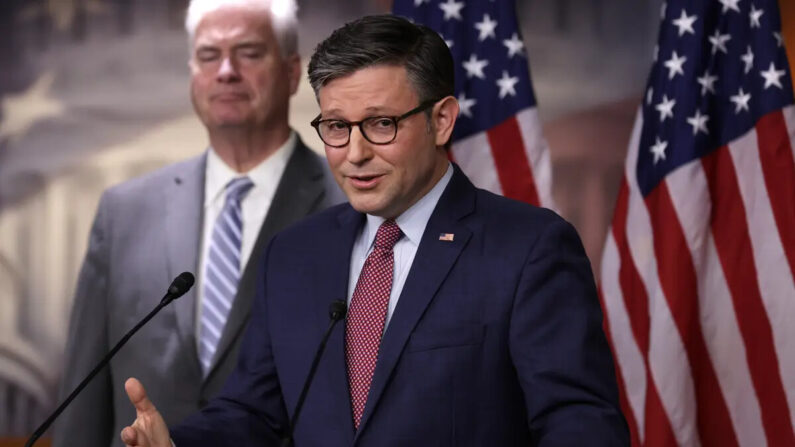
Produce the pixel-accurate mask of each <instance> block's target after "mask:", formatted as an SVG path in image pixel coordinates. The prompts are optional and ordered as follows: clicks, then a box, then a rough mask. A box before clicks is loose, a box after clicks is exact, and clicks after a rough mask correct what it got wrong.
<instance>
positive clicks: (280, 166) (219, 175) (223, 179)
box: [204, 131, 298, 208]
mask: <svg viewBox="0 0 795 447" xmlns="http://www.w3.org/2000/svg"><path fill="white" fill-rule="evenodd" d="M297 139H298V137H297V136H296V134H295V132H294V131H290V136H289V137H287V140H286V141H285V142H284V144H282V145H281V146H279V148H278V149H276V151H275V152H274V153H273V154H271V155H270V156H269V157H268V158H266V159H265V160H263V161H261V162H260V163H259V164H258V165H257V166H254V167H253V168H252V169H251V170H250V171H248V172H246V173H243V174H241V173H239V172H237V171H235V170H234V169H232V168H230V167H229V165H227V164H226V162H225V161H223V160H222V159H221V157H219V156H218V154H217V153H216V152H215V149H213V148H212V147H210V149H209V150H208V151H207V168H206V172H205V175H206V177H205V183H204V185H205V188H204V206H205V208H206V207H208V206H210V204H212V203H213V202H215V201H216V200H218V199H219V198H223V197H224V194H225V189H226V185H227V184H228V183H229V182H230V181H231V180H232V179H234V178H236V177H240V176H242V175H246V176H248V178H250V179H251V181H252V182H253V183H254V187H255V188H256V187H259V186H263V185H266V184H268V182H273V179H274V178H279V177H281V173H282V172H283V171H284V167H285V166H286V165H287V160H289V159H290V156H291V155H292V154H293V151H294V150H295V143H296V141H297Z"/></svg>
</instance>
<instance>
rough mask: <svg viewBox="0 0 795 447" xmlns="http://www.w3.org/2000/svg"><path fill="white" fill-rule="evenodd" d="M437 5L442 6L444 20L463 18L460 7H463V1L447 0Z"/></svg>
mask: <svg viewBox="0 0 795 447" xmlns="http://www.w3.org/2000/svg"><path fill="white" fill-rule="evenodd" d="M439 7H440V8H442V11H443V12H444V20H450V19H456V20H463V17H461V9H462V8H463V7H464V2H457V1H455V0H447V1H446V2H445V3H440V4H439Z"/></svg>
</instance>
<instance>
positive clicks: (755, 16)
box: [748, 3, 765, 28]
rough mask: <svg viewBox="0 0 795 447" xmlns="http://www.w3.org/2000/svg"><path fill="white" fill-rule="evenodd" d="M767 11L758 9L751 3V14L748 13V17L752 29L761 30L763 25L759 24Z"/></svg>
mask: <svg viewBox="0 0 795 447" xmlns="http://www.w3.org/2000/svg"><path fill="white" fill-rule="evenodd" d="M764 13H765V11H764V10H762V9H756V6H754V4H753V3H751V12H750V13H748V17H749V18H750V19H751V28H759V27H760V26H762V25H761V23H759V19H760V18H761V17H762V14H764Z"/></svg>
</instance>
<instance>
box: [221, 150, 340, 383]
mask: <svg viewBox="0 0 795 447" xmlns="http://www.w3.org/2000/svg"><path fill="white" fill-rule="evenodd" d="M324 193H325V188H324V183H323V169H322V165H320V164H319V163H318V161H317V158H315V157H314V155H313V154H312V152H311V149H309V148H308V147H306V146H305V145H304V144H303V142H302V141H301V139H300V138H298V140H297V142H296V146H295V150H294V151H293V154H292V155H291V156H290V159H289V160H288V162H287V166H285V168H284V173H283V174H282V177H281V179H280V180H279V185H278V186H277V187H276V193H275V194H274V196H273V201H272V202H271V206H270V208H269V209H268V215H267V216H265V221H264V222H263V223H262V228H261V229H260V232H259V235H258V236H257V241H256V242H255V243H254V249H253V250H252V252H251V256H250V257H249V260H248V262H247V263H246V268H245V269H244V270H243V275H242V276H241V278H240V283H239V284H238V289H237V290H238V292H237V295H236V296H235V301H234V303H233V304H232V309H231V310H230V311H229V316H228V317H227V320H226V325H225V326H224V330H223V334H221V340H219V342H218V347H217V349H216V352H215V358H214V359H213V364H212V366H211V369H210V371H209V373H208V374H207V377H206V379H205V382H206V381H207V380H208V379H210V378H211V377H212V375H213V373H214V372H215V370H216V367H217V365H218V364H219V363H220V362H221V361H222V360H223V359H224V358H225V357H226V355H227V354H228V352H229V350H230V348H231V347H232V346H233V344H234V341H235V340H236V339H237V338H238V337H239V336H240V334H241V333H242V331H243V328H244V327H245V325H246V322H247V321H248V318H249V315H250V311H251V301H252V300H253V299H254V295H255V293H256V290H257V280H258V278H260V275H259V269H260V268H262V265H261V262H260V257H261V255H262V253H263V251H264V250H265V247H267V245H268V242H269V241H270V240H271V238H272V237H273V236H274V235H275V234H276V233H278V232H279V231H281V230H282V229H284V228H285V227H286V226H288V225H289V224H291V223H293V222H296V221H298V220H300V219H301V218H303V217H305V216H306V215H308V214H309V213H310V212H312V211H315V210H316V209H317V207H318V206H319V204H320V203H321V202H322V200H323V196H324Z"/></svg>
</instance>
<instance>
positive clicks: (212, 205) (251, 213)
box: [196, 132, 298, 340]
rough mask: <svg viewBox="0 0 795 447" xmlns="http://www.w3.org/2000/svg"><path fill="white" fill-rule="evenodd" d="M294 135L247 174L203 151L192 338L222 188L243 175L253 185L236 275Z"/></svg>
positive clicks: (246, 206) (290, 150) (253, 240)
mask: <svg viewBox="0 0 795 447" xmlns="http://www.w3.org/2000/svg"><path fill="white" fill-rule="evenodd" d="M297 139H298V138H297V137H296V134H295V132H290V136H289V137H288V138H287V141H285V142H284V144H282V145H281V147H279V148H278V149H277V150H276V152H274V153H273V154H271V155H270V156H269V157H268V158H266V159H265V160H263V161H262V162H261V163H260V164H258V165H257V166H255V167H254V168H252V169H251V170H250V171H248V172H246V173H244V174H241V173H239V172H236V171H235V170H234V169H232V168H230V167H229V166H228V165H227V164H226V163H225V162H224V161H223V160H222V159H221V157H219V156H218V154H216V153H215V150H214V149H213V148H210V150H209V151H207V168H206V172H205V178H204V222H203V224H202V227H203V231H202V245H201V259H200V261H201V262H200V263H199V266H200V269H199V272H198V275H196V276H197V279H198V281H199V282H198V284H199V285H200V287H199V290H198V291H197V300H198V301H197V303H196V338H197V340H198V339H199V337H201V334H200V332H201V312H202V304H203V301H204V287H202V286H201V284H203V282H202V279H203V276H204V270H205V262H206V260H207V252H208V250H209V249H210V239H211V238H212V234H213V227H214V226H215V220H216V219H217V218H218V216H219V215H220V214H221V210H223V208H224V202H225V201H226V185H227V184H228V183H229V182H230V181H231V180H232V179H234V178H236V177H243V176H247V177H248V178H250V179H251V181H252V182H253V183H254V186H253V187H252V188H251V190H250V191H249V192H248V194H246V196H245V197H244V198H243V200H242V201H241V203H240V208H241V211H242V214H243V237H242V241H241V247H240V272H241V274H242V273H243V270H244V269H245V268H246V263H247V262H248V258H249V257H250V256H251V251H252V250H253V249H254V244H255V243H256V242H257V236H259V230H260V228H261V227H262V223H263V222H264V221H265V216H267V215H268V210H269V209H270V206H271V202H273V196H274V195H275V194H276V187H277V186H278V185H279V181H280V180H281V178H282V174H283V173H284V168H285V167H286V166H287V161H288V160H289V159H290V156H291V155H292V154H293V151H294V150H295V143H296V141H297Z"/></svg>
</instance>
